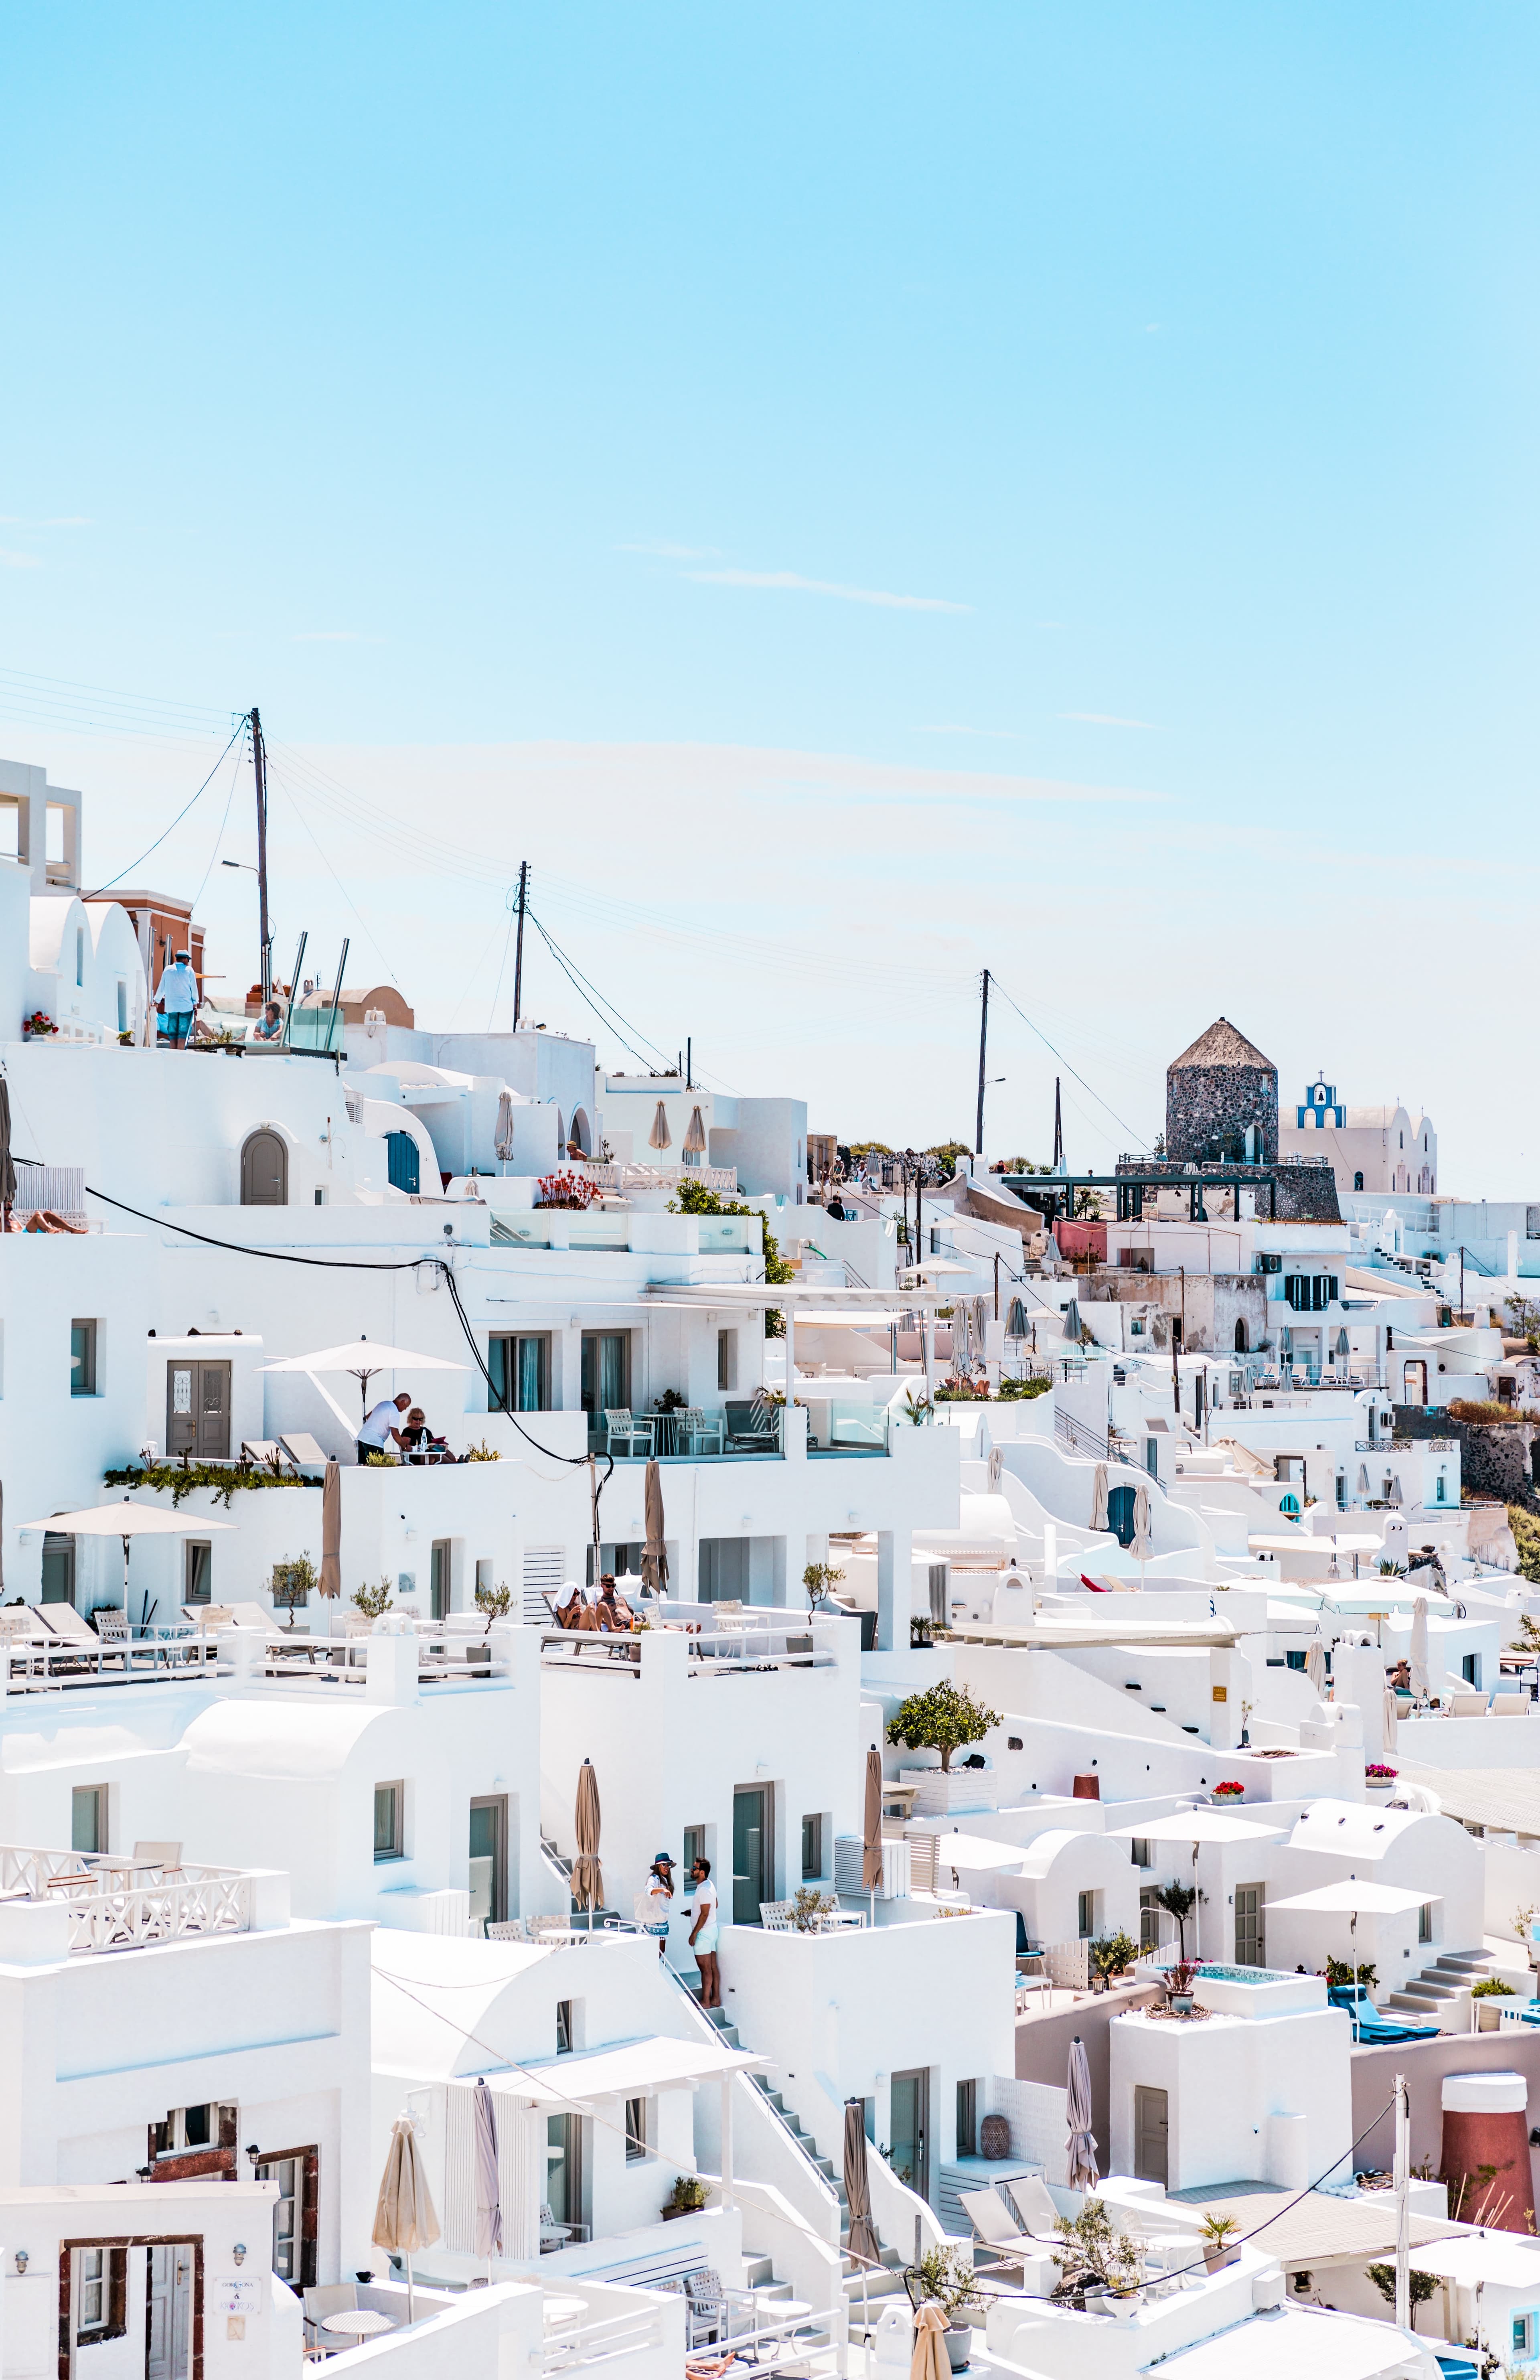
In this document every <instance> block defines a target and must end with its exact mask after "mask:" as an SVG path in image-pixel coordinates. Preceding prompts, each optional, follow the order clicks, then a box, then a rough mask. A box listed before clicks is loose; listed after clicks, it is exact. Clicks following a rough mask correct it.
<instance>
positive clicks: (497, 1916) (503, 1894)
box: [470, 1793, 508, 1934]
mask: <svg viewBox="0 0 1540 2380" xmlns="http://www.w3.org/2000/svg"><path fill="white" fill-rule="evenodd" d="M507 1914H508V1797H507V1795H506V1793H479V1794H478V1795H477V1797H476V1799H475V1800H474V1801H473V1802H472V1803H471V1805H470V1923H471V1928H472V1930H473V1932H475V1933H477V1934H480V1933H482V1932H484V1930H485V1928H486V1925H487V1921H488V1919H489V1918H490V1919H491V1922H492V1924H493V1925H501V1924H502V1922H503V1919H504V1918H505V1917H506V1916H507Z"/></svg>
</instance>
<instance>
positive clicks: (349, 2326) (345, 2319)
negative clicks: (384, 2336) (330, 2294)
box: [321, 2306, 395, 2338]
mask: <svg viewBox="0 0 1540 2380" xmlns="http://www.w3.org/2000/svg"><path fill="white" fill-rule="evenodd" d="M394 2328H395V2325H394V2322H392V2320H391V2318H390V2316H389V2315H388V2314H383V2313H375V2311H374V2308H373V2307H372V2306H344V2308H343V2309H342V2312H341V2313H328V2314H322V2316H321V2329H322V2330H334V2331H337V2332H339V2333H340V2334H341V2335H342V2337H343V2338H379V2337H380V2335H381V2333H382V2331H387V2330H394Z"/></svg>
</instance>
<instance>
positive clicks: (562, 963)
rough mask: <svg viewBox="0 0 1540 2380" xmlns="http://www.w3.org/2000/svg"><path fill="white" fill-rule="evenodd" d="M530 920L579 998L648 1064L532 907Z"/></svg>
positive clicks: (632, 1028)
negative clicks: (592, 995)
mask: <svg viewBox="0 0 1540 2380" xmlns="http://www.w3.org/2000/svg"><path fill="white" fill-rule="evenodd" d="M529 922H530V924H531V925H532V926H533V927H534V929H535V931H536V933H537V934H539V936H540V940H541V941H542V942H543V943H544V944H545V946H546V948H547V950H548V951H549V952H550V953H551V955H552V958H553V959H554V960H555V962H556V964H557V965H558V966H559V967H560V968H561V970H562V973H563V974H564V976H565V977H566V979H567V981H568V982H569V983H570V984H571V986H572V988H573V990H574V991H576V994H577V997H578V999H579V1000H580V1001H582V1002H583V1003H584V1005H585V1006H586V1007H588V1008H591V1009H592V1010H593V1013H594V1014H595V1015H596V1016H597V1017H598V1018H599V1021H600V1024H601V1025H602V1026H603V1027H604V1029H605V1031H606V1032H607V1033H613V1034H614V1035H615V1038H617V1040H618V1041H619V1042H620V1045H621V1047H622V1049H623V1050H627V1051H628V1052H629V1053H630V1055H631V1056H632V1057H633V1058H635V1059H636V1061H637V1064H638V1065H639V1066H646V1065H648V1061H647V1059H646V1058H645V1057H644V1056H643V1055H642V1052H641V1051H640V1050H638V1049H637V1048H636V1046H635V1045H634V1043H632V1042H630V1041H627V1040H626V1038H625V1036H624V1033H622V1032H621V1030H620V1028H619V1027H618V1026H615V1025H612V1023H611V1021H610V1019H609V1018H608V1017H607V1016H606V1015H605V1014H604V1013H603V1011H602V1010H601V1009H600V1007H599V1006H598V1004H597V1002H596V1001H594V1000H593V999H591V998H590V997H589V994H588V992H587V991H586V990H584V988H583V984H582V982H581V981H580V980H579V978H578V977H577V976H576V974H575V973H574V972H573V969H572V968H571V966H569V965H568V964H567V961H566V959H565V958H564V955H563V953H562V952H561V950H560V949H559V948H558V947H557V945H556V943H555V942H553V941H552V939H551V936H550V935H549V934H548V933H547V932H546V929H545V928H544V927H543V926H542V925H541V923H540V919H539V918H538V917H536V915H535V913H534V911H533V909H531V910H530V911H529ZM637 1029H638V1028H637V1027H636V1026H630V1027H628V1030H630V1031H632V1032H635V1031H637ZM642 1038H644V1039H645V1038H646V1036H645V1035H643V1037H642ZM653 1055H654V1056H655V1057H658V1056H661V1051H660V1050H657V1049H656V1048H655V1049H654V1050H653ZM666 1062H667V1061H666V1060H665V1063H666ZM649 1071H650V1069H649Z"/></svg>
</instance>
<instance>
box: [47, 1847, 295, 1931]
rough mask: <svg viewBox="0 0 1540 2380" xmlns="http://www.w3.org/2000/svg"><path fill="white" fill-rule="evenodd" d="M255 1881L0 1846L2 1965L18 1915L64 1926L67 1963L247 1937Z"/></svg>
mask: <svg viewBox="0 0 1540 2380" xmlns="http://www.w3.org/2000/svg"><path fill="white" fill-rule="evenodd" d="M254 1882H255V1878H254V1877H253V1876H250V1875H249V1874H246V1873H245V1872H243V1871H242V1870H241V1869H239V1868H234V1867H190V1866H189V1867H183V1866H180V1865H167V1864H164V1863H163V1862H162V1861H161V1860H152V1859H127V1858H122V1857H119V1856H117V1855H116V1854H114V1853H108V1852H51V1851H31V1850H28V1849H24V1848H22V1847H20V1846H18V1845H15V1844H9V1843H6V1844H4V1845H0V1904H3V1907H0V1958H5V1957H14V1956H15V1955H16V1951H17V1949H18V1947H19V1943H18V1940H17V1938H16V1937H17V1936H18V1930H19V1929H18V1925H17V1922H16V1921H17V1920H18V1918H19V1919H20V1921H21V1927H22V1928H24V1929H25V1931H24V1932H23V1933H22V1934H21V1939H22V1940H26V1939H28V1938H29V1937H30V1936H31V1934H32V1933H33V1931H34V1928H33V1927H32V1925H31V1923H30V1919H29V1918H28V1917H27V1916H26V1915H25V1914H24V1913H25V1912H27V1911H30V1910H39V1911H45V1912H47V1913H48V1914H49V1915H50V1916H51V1917H54V1918H55V1919H56V1918H57V1917H61V1916H62V1917H63V1918H64V1919H65V1920H66V1926H67V1944H66V1943H61V1945H60V1947H61V1948H66V1947H67V1950H68V1953H69V1955H70V1956H71V1957H74V1956H77V1955H79V1953H81V1952H87V1953H98V1952H101V1951H104V1950H139V1949H144V1948H145V1947H146V1945H147V1944H149V1943H152V1942H176V1941H182V1940H185V1939H186V1938H187V1937H188V1936H191V1935H195V1934H246V1933H249V1931H250V1929H251V1923H252V1887H253V1884H254Z"/></svg>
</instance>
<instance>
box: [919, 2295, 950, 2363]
mask: <svg viewBox="0 0 1540 2380" xmlns="http://www.w3.org/2000/svg"><path fill="white" fill-rule="evenodd" d="M909 2380H952V2360H951V2358H950V2357H949V2355H948V2354H947V2318H946V2316H945V2314H944V2313H942V2312H941V2309H940V2306H939V2305H937V2304H936V2303H935V2301H934V2300H933V2299H928V2300H927V2301H926V2303H925V2304H924V2305H922V2306H921V2308H920V2310H919V2312H918V2313H917V2314H916V2316H915V2349H914V2353H913V2354H912V2355H911V2356H910V2358H909Z"/></svg>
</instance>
